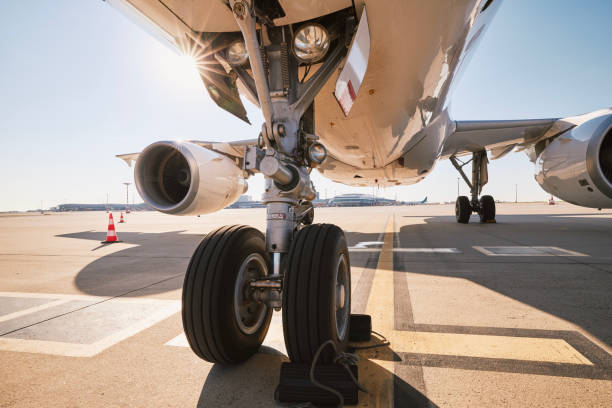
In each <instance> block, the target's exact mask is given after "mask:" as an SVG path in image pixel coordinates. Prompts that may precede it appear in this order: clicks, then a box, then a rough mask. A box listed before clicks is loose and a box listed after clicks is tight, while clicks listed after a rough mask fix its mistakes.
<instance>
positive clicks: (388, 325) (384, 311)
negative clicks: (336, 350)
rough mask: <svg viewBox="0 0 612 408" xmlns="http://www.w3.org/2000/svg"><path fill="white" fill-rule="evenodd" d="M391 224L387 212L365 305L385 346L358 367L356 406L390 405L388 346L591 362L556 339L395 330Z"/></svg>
mask: <svg viewBox="0 0 612 408" xmlns="http://www.w3.org/2000/svg"><path fill="white" fill-rule="evenodd" d="M394 228H395V226H394V220H393V216H390V217H389V219H388V221H387V224H386V227H385V233H384V242H383V245H382V248H381V249H380V251H381V252H380V255H379V258H378V264H377V267H376V271H375V272H374V279H373V281H372V289H371V292H370V297H369V299H368V304H367V307H366V313H367V314H369V315H371V316H372V326H373V327H372V328H373V329H374V330H376V331H378V332H380V333H382V334H384V335H386V336H387V338H388V339H389V341H390V342H391V346H390V348H385V349H381V350H379V351H378V353H377V354H376V355H375V357H373V358H368V357H366V358H368V359H369V361H371V362H373V363H374V364H373V366H372V367H368V370H367V371H366V372H363V373H362V372H360V373H359V374H360V380H361V381H363V384H364V385H365V387H366V388H367V389H368V391H369V392H368V394H365V395H360V401H361V402H360V406H376V407H393V404H394V395H393V382H394V380H393V378H394V371H395V370H394V364H395V363H394V362H393V357H394V356H393V354H394V353H393V351H395V352H407V353H416V354H436V355H449V356H464V357H483V358H495V359H511V360H522V361H538V362H553V363H570V364H584V365H593V363H591V362H590V361H589V360H588V359H587V358H586V357H584V356H583V355H582V354H580V353H579V352H578V351H577V350H576V349H574V348H573V347H572V346H571V345H569V344H568V343H567V342H566V341H565V340H562V339H547V338H529V337H511V336H491V335H477V334H459V333H432V332H411V331H396V330H395V316H394V289H393V271H394V265H393V252H394V249H393V242H394V239H393V238H394V231H395V229H394ZM392 350H393V351H392ZM365 354H366V355H368V354H367V353H365ZM362 374H363V375H362Z"/></svg>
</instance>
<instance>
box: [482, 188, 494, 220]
mask: <svg viewBox="0 0 612 408" xmlns="http://www.w3.org/2000/svg"><path fill="white" fill-rule="evenodd" d="M479 215H480V222H483V223H484V222H491V221H495V200H494V199H493V197H491V196H490V195H484V196H482V197H480V211H479Z"/></svg>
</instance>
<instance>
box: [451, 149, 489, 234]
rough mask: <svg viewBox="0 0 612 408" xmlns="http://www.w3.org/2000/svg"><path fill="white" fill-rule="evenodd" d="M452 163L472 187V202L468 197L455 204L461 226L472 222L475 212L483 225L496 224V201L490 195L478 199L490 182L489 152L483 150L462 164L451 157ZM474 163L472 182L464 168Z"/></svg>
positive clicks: (458, 199)
mask: <svg viewBox="0 0 612 408" xmlns="http://www.w3.org/2000/svg"><path fill="white" fill-rule="evenodd" d="M450 161H451V163H452V164H453V166H455V168H456V169H457V171H458V172H459V174H461V177H462V178H463V180H464V181H465V183H466V184H467V185H468V186H469V187H470V193H471V196H472V198H471V200H470V199H469V198H468V197H466V196H459V197H457V201H456V202H455V217H456V218H457V222H458V223H460V224H467V223H468V222H470V216H471V215H472V213H473V212H475V213H477V214H478V215H479V217H480V222H481V223H495V200H494V199H493V197H492V196H490V195H483V196H482V197H480V199H478V196H479V195H480V193H481V192H482V187H483V186H484V185H485V184H487V182H488V171H487V164H488V159H487V152H486V151H485V150H481V151H479V152H475V153H473V154H472V158H471V159H470V160H468V161H467V162H460V161H459V160H458V159H457V158H456V157H455V156H451V157H450ZM470 162H471V163H472V181H471V182H470V180H469V179H468V178H467V176H466V175H465V173H464V171H463V166H465V165H466V164H468V163H470Z"/></svg>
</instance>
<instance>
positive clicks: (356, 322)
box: [349, 314, 372, 342]
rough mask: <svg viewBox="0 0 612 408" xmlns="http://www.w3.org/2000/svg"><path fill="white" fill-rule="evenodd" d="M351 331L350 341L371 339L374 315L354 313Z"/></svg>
mask: <svg viewBox="0 0 612 408" xmlns="http://www.w3.org/2000/svg"><path fill="white" fill-rule="evenodd" d="M349 327H350V331H349V341H351V342H364V341H370V339H371V337H372V317H371V316H370V315H366V314H352V315H351V323H350V326H349Z"/></svg>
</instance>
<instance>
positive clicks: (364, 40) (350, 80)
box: [334, 7, 370, 116]
mask: <svg viewBox="0 0 612 408" xmlns="http://www.w3.org/2000/svg"><path fill="white" fill-rule="evenodd" d="M369 58H370V30H369V27H368V16H367V14H366V9H365V7H364V8H363V12H362V13H361V20H360V21H359V26H358V27H357V33H356V34H355V38H354V39H353V44H352V45H351V49H350V51H349V54H348V57H347V59H346V63H345V64H344V68H342V72H340V76H338V80H337V81H336V89H335V91H334V96H335V97H336V100H337V101H338V103H339V104H340V107H341V108H342V111H343V112H344V115H345V116H348V114H349V112H350V111H351V108H352V107H353V103H354V102H355V99H356V98H357V93H358V92H359V88H360V87H361V82H362V81H363V77H364V76H365V73H366V69H367V68H368V60H369Z"/></svg>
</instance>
